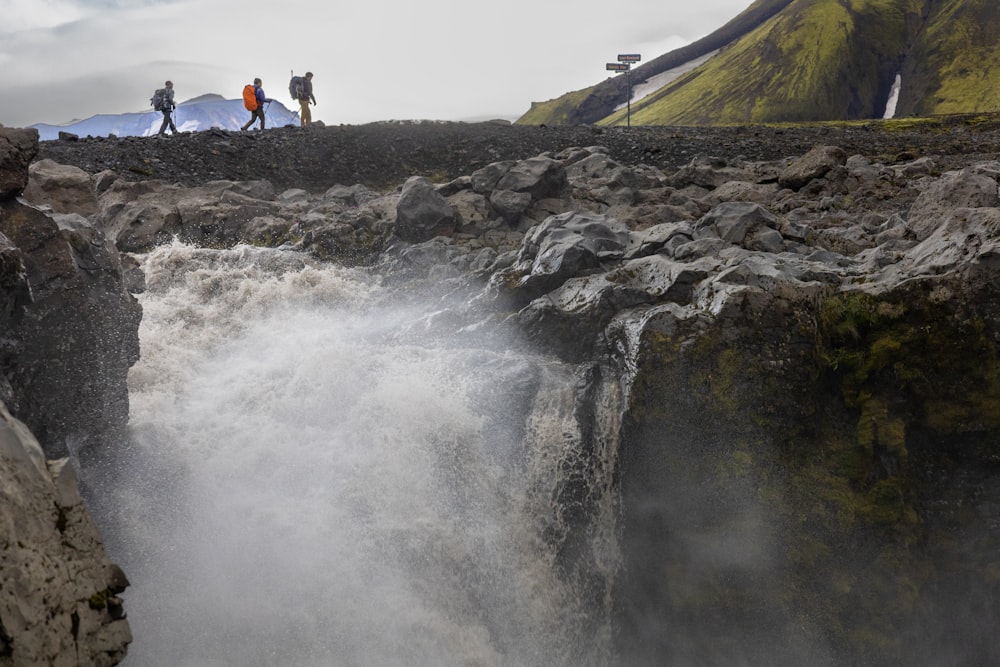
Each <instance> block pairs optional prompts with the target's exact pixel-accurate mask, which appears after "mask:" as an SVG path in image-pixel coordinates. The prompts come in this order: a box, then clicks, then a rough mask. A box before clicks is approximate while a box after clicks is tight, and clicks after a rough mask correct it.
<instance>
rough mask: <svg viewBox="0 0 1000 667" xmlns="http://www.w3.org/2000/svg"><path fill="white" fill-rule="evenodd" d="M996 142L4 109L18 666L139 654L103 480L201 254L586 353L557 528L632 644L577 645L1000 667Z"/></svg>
mask: <svg viewBox="0 0 1000 667" xmlns="http://www.w3.org/2000/svg"><path fill="white" fill-rule="evenodd" d="M966 120H967V119H966ZM996 127H997V126H996V124H995V123H994V122H992V121H990V122H987V121H984V120H982V119H979V120H977V121H976V122H965V121H964V120H963V119H958V120H956V121H954V122H952V123H949V124H944V123H942V124H933V123H932V124H928V125H927V126H925V127H923V128H920V127H909V126H907V127H906V128H903V129H899V128H895V129H893V127H891V126H880V125H878V124H874V123H873V124H869V125H863V126H853V127H847V128H844V127H841V128H831V127H806V128H765V127H740V128H715V129H712V128H697V129H693V128H633V130H625V129H616V130H601V131H598V130H595V129H593V128H527V127H516V126H509V125H505V124H500V123H486V124H470V125H465V124H419V123H418V124H378V125H375V126H363V127H359V128H351V127H339V128H310V129H307V130H301V129H299V128H285V129H280V130H272V131H268V132H265V133H260V134H254V133H251V134H239V133H228V132H223V131H209V132H203V133H198V134H196V135H181V136H178V137H171V138H169V139H134V140H132V139H129V140H124V139H114V138H107V139H95V138H88V139H83V140H74V141H60V142H45V143H44V144H42V145H39V144H38V142H37V136H34V135H33V133H32V132H31V131H29V130H17V129H0V233H2V235H3V236H2V238H0V267H2V270H0V276H2V277H3V291H2V292H0V294H2V300H3V301H2V302H3V303H4V308H3V309H2V311H0V313H2V315H0V316H2V317H3V319H4V329H3V330H4V334H3V336H2V347H0V350H2V357H0V361H2V364H0V367H2V369H3V376H2V384H0V399H2V401H3V403H4V405H5V406H6V411H5V412H4V414H3V419H4V424H5V427H4V433H6V435H5V436H4V437H3V438H2V440H0V442H2V445H3V451H2V459H0V460H2V464H3V466H4V468H3V474H4V482H3V487H2V488H3V490H4V491H3V492H4V494H5V496H6V497H5V500H4V503H3V507H2V508H0V511H2V512H4V514H5V515H6V517H5V518H6V520H5V523H4V526H5V528H4V533H3V535H2V539H3V544H4V549H3V551H2V552H0V569H2V571H3V572H2V574H3V576H2V581H3V585H2V588H0V622H2V625H0V664H12V665H31V664H39V665H41V664H95V665H102V664H116V663H117V662H119V661H121V660H122V659H123V658H124V656H125V654H126V647H127V645H128V643H129V641H130V638H131V635H130V631H129V629H128V621H127V618H126V614H125V612H126V611H127V610H128V593H127V590H126V588H125V586H126V584H127V579H126V574H127V572H124V573H123V572H122V571H121V569H120V568H118V567H117V566H115V565H113V564H112V563H111V562H110V560H109V559H108V557H107V555H106V554H105V553H104V551H103V549H102V547H101V539H100V536H99V535H98V532H97V529H96V527H95V525H94V523H93V520H92V519H91V517H90V516H89V515H88V512H87V510H86V509H85V506H84V504H83V501H82V500H81V498H80V493H79V491H78V490H77V481H76V478H75V475H74V470H76V469H77V468H78V467H80V466H82V467H83V468H86V466H87V464H88V460H93V459H101V460H106V459H107V458H108V457H111V458H113V457H114V456H115V452H116V448H117V447H118V446H119V443H121V442H123V441H125V440H127V438H128V416H129V398H128V374H129V369H130V368H131V367H132V366H133V365H134V364H135V363H136V361H137V359H138V358H139V355H140V345H139V337H138V327H139V323H140V321H141V317H142V313H141V308H140V307H139V305H138V302H137V300H136V297H135V295H140V294H142V293H143V291H144V290H146V289H150V288H153V287H155V286H151V285H147V284H146V274H145V273H144V272H143V262H144V258H145V257H146V256H147V255H148V254H149V253H150V252H152V251H153V250H154V249H156V248H159V247H163V246H165V245H169V244H172V243H183V244H188V245H192V246H196V247H201V248H228V247H234V246H239V245H241V244H243V245H248V246H254V247H264V246H266V247H274V248H283V249H285V250H286V251H287V252H288V253H296V254H299V255H301V256H303V257H307V258H309V261H315V262H323V263H336V264H339V265H345V266H352V267H358V268H359V269H363V270H365V271H369V272H371V273H372V274H373V275H377V276H378V277H379V280H380V281H382V282H383V283H384V284H385V285H387V286H388V287H389V293H390V294H396V295H403V298H409V297H408V295H413V294H427V295H432V296H433V297H434V298H435V299H439V300H440V304H441V305H440V307H439V308H437V309H435V311H434V312H433V314H432V315H428V316H427V317H426V318H423V319H421V320H419V321H416V322H413V323H411V325H410V326H411V327H412V328H413V329H414V330H420V331H446V332H447V333H448V334H449V335H450V336H452V337H454V338H457V339H462V340H466V341H471V342H472V343H473V344H475V345H479V346H483V347H487V348H496V349H502V348H503V347H504V346H508V345H511V344H512V343H511V341H517V342H518V343H517V344H518V345H523V346H526V347H529V348H530V349H532V350H536V351H538V353H539V354H544V355H549V356H551V357H553V358H555V359H559V360H560V361H561V362H563V363H566V364H568V365H570V366H571V367H572V368H574V369H576V374H575V376H574V379H573V380H572V382H573V389H574V393H575V396H576V406H577V407H576V409H575V414H576V419H577V421H578V423H579V427H580V431H581V432H582V433H583V440H584V443H583V447H582V452H583V455H579V453H576V454H575V455H574V456H572V457H570V456H567V457H566V458H565V461H564V464H563V465H564V467H565V468H566V469H567V473H568V474H567V475H566V477H565V481H564V482H561V483H560V484H559V485H558V486H557V488H556V489H555V490H554V491H553V492H552V499H551V500H552V503H553V505H554V506H555V507H557V508H558V510H557V514H558V520H557V521H553V525H552V526H549V527H548V528H547V529H546V530H545V531H543V533H542V536H541V537H540V539H543V540H546V541H548V542H550V543H552V544H553V545H554V553H555V554H556V555H557V566H558V570H559V571H560V572H561V573H562V574H561V576H563V577H565V578H566V579H567V580H571V581H574V582H576V584H577V588H578V589H579V590H582V591H589V595H592V596H593V600H591V602H592V603H593V605H592V608H595V609H596V608H598V607H601V608H607V609H609V611H608V614H609V615H610V616H609V618H610V621H609V622H608V625H609V626H610V627H611V630H610V635H611V637H610V638H609V644H610V647H611V648H610V649H609V652H608V653H607V654H603V655H597V656H596V657H595V655H593V654H592V655H589V656H588V655H567V656H566V664H570V663H574V664H621V665H645V664H693V663H697V664H709V665H727V664H750V665H764V664H770V665H773V664H779V665H797V664H829V665H839V664H869V665H893V664H912V665H934V664H942V663H948V664H969V665H973V664H990V663H994V662H997V661H998V660H1000V646H998V644H997V642H996V641H995V639H994V637H993V634H992V628H994V627H996V624H997V623H998V622H1000V608H998V607H997V603H996V600H997V599H1000V595H998V594H1000V556H998V554H1000V550H998V547H1000V509H998V508H1000V476H998V475H997V469H998V468H997V465H998V462H1000V449H998V446H997V435H998V432H1000V381H998V370H1000V369H998V363H1000V361H998V355H997V347H998V343H1000V305H998V303H997V297H998V287H1000V282H998V279H1000V273H998V272H1000V263H998V261H997V258H998V256H1000V255H998V248H1000V245H998V243H1000V241H998V238H1000V190H998V180H1000V161H997V159H996V151H997V149H998V148H1000V138H998V131H997V129H996ZM109 483H113V481H112V482H109ZM99 492H100V489H97V488H94V489H89V490H86V489H85V494H84V495H89V494H97V493H99ZM609 507H610V509H609ZM609 521H610V522H611V523H612V524H613V525H611V526H610V527H609V526H608V525H607V524H608V522H609ZM609 534H610V535H612V536H613V540H614V542H615V546H614V548H613V549H609V548H608V545H607V544H606V542H607V541H608V537H607V536H608V535H609ZM608 550H610V551H614V552H615V553H617V554H618V555H617V556H616V557H615V559H612V560H613V561H614V562H613V567H611V568H609V567H607V563H606V562H605V561H606V560H607V558H608V556H607V553H606V552H607V551H608ZM123 600H124V602H123ZM605 620H607V619H602V618H600V614H596V613H595V614H593V616H592V617H589V616H588V617H586V618H584V619H583V621H582V623H583V625H584V626H587V625H588V624H592V626H593V627H592V628H591V630H592V631H593V633H592V634H600V633H601V631H602V627H603V626H602V624H603V623H604V621H605ZM456 664H462V663H461V661H458V660H456Z"/></svg>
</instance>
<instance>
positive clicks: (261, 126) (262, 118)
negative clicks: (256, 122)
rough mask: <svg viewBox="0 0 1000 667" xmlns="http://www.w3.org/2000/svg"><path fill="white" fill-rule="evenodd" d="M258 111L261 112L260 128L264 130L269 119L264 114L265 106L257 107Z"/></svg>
mask: <svg viewBox="0 0 1000 667" xmlns="http://www.w3.org/2000/svg"><path fill="white" fill-rule="evenodd" d="M257 113H258V114H260V129H262V130H263V129H264V125H265V124H266V123H267V119H266V118H265V114H264V107H260V108H258V109H257Z"/></svg>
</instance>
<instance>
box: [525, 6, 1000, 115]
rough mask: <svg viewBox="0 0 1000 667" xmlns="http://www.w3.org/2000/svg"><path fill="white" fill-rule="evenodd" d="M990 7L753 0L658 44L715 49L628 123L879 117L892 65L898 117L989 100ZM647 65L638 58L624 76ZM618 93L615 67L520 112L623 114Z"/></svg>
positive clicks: (639, 74) (982, 107) (995, 15)
mask: <svg viewBox="0 0 1000 667" xmlns="http://www.w3.org/2000/svg"><path fill="white" fill-rule="evenodd" d="M997 9H998V8H997V5H996V0H758V2H755V3H754V4H753V5H752V6H751V7H750V8H749V9H747V10H746V11H745V12H743V13H742V14H740V16H738V17H737V18H736V19H734V20H733V21H731V22H730V23H728V24H726V26H724V27H723V28H721V29H720V30H718V31H716V32H715V33H712V35H709V36H708V37H706V38H705V39H703V40H699V42H696V43H695V44H692V45H689V46H688V47H685V49H687V51H686V52H684V53H680V54H678V52H671V54H667V55H668V56H673V59H672V60H673V61H676V60H680V59H682V58H686V59H687V60H691V59H692V58H694V57H697V55H703V54H704V53H708V52H710V51H711V50H714V49H719V51H718V53H717V54H716V55H715V56H713V57H711V58H710V59H709V60H708V61H707V62H705V63H703V64H702V65H701V66H699V67H697V68H695V69H693V70H692V71H690V72H688V73H687V74H685V75H682V76H681V77H679V78H677V79H675V80H674V81H672V82H670V83H668V84H667V85H665V86H664V87H662V88H660V89H659V90H658V91H656V92H655V93H653V94H651V95H648V96H646V97H644V98H642V99H640V100H634V101H633V102H632V114H631V122H632V123H633V124H636V125H714V124H737V123H761V122H780V121H815V120H845V119H863V118H879V117H881V116H882V114H883V112H884V110H885V106H886V101H887V99H888V97H889V92H890V89H891V87H892V84H893V81H894V79H895V77H896V74H897V73H900V74H901V76H902V84H903V85H902V91H901V93H900V98H899V101H898V103H897V106H896V115H897V116H903V115H912V114H919V115H928V114H935V113H959V112H980V111H994V110H998V108H1000V11H997ZM690 47H694V48H690ZM678 51H681V50H678ZM699 52H700V53H699ZM695 54H697V55H695ZM665 59H666V57H665V56H664V57H661V58H657V59H656V60H654V61H653V62H651V63H648V65H653V64H654V63H656V62H658V61H659V62H661V63H662V62H664V61H665ZM687 60H683V62H686V61H687ZM671 66H676V65H671ZM653 69H655V68H653ZM662 69H665V68H662ZM662 69H660V71H662ZM655 73H658V72H652V71H651V70H646V71H644V70H643V68H637V69H636V70H634V71H633V75H632V79H633V83H637V82H640V81H645V80H647V79H649V78H650V77H651V76H652V75H653V74H655ZM611 81H613V82H615V86H613V85H611V83H610V82H611ZM624 99H625V81H624V77H617V78H615V79H612V80H610V81H609V82H604V83H602V84H598V85H597V86H594V87H592V88H589V89H587V90H585V91H577V92H575V93H569V94H567V95H564V96H562V97H560V98H558V99H556V100H552V101H550V102H546V103H542V104H535V105H533V106H532V109H531V110H530V111H529V112H528V113H526V114H525V115H524V116H523V117H522V118H521V119H520V120H519V121H518V122H522V123H532V124H535V123H549V124H563V123H574V122H575V123H597V124H603V125H615V124H621V125H623V124H625V122H626V115H625V114H626V112H625V110H624V109H622V110H619V111H617V112H616V111H615V110H614V109H615V107H616V106H618V105H620V104H621V103H622V101H623V100H624Z"/></svg>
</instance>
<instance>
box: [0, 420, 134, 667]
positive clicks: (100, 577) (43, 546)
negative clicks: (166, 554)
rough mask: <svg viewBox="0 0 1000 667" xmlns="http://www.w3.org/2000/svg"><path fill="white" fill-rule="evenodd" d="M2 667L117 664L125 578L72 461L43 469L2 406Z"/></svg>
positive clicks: (123, 636)
mask: <svg viewBox="0 0 1000 667" xmlns="http://www.w3.org/2000/svg"><path fill="white" fill-rule="evenodd" d="M0 581H2V582H3V583H2V584H0V664H5V665H17V666H18V667H22V666H23V667H34V666H37V667H51V666H52V665H65V666H66V667H76V666H77V665H89V666H94V667H101V666H105V665H116V664H118V663H119V662H120V661H121V660H122V659H123V658H124V657H125V652H126V648H127V646H128V644H129V643H130V642H131V641H132V635H131V633H130V631H129V625H128V621H127V620H125V611H124V608H123V602H122V599H121V598H120V597H118V596H119V594H120V593H122V591H124V590H125V588H126V586H128V580H127V579H126V578H125V577H124V575H123V573H122V572H121V570H120V569H118V568H117V567H116V566H115V565H113V564H112V563H111V562H110V561H109V560H108V557H107V556H106V555H105V553H104V547H103V545H102V542H101V538H100V535H99V534H98V532H97V528H96V527H95V526H94V524H93V521H92V520H91V518H90V515H89V514H88V513H87V510H86V509H85V508H84V506H83V501H82V499H81V498H80V493H79V491H78V490H77V480H76V474H75V473H74V469H73V466H72V465H71V464H70V462H69V460H68V459H60V460H50V461H46V460H45V457H44V455H43V453H42V449H41V447H40V446H39V444H38V441H37V440H35V438H34V436H32V435H31V432H30V431H29V430H28V429H27V427H26V426H25V425H24V424H23V423H22V422H20V421H19V420H17V419H15V418H13V417H12V416H11V415H10V413H9V412H8V411H7V408H6V407H5V406H4V405H3V404H0Z"/></svg>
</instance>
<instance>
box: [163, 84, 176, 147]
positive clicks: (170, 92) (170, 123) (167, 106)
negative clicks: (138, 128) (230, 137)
mask: <svg viewBox="0 0 1000 667" xmlns="http://www.w3.org/2000/svg"><path fill="white" fill-rule="evenodd" d="M163 86H164V88H163V101H162V103H161V104H160V111H162V112H163V123H162V124H161V125H160V135H161V136H162V135H165V134H166V133H167V127H169V128H170V131H171V132H173V133H174V134H177V126H176V125H174V120H173V118H171V117H170V114H172V113H173V112H174V108H175V107H176V106H177V105H176V104H174V82H173V81H167V82H166V83H164V84H163Z"/></svg>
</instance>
